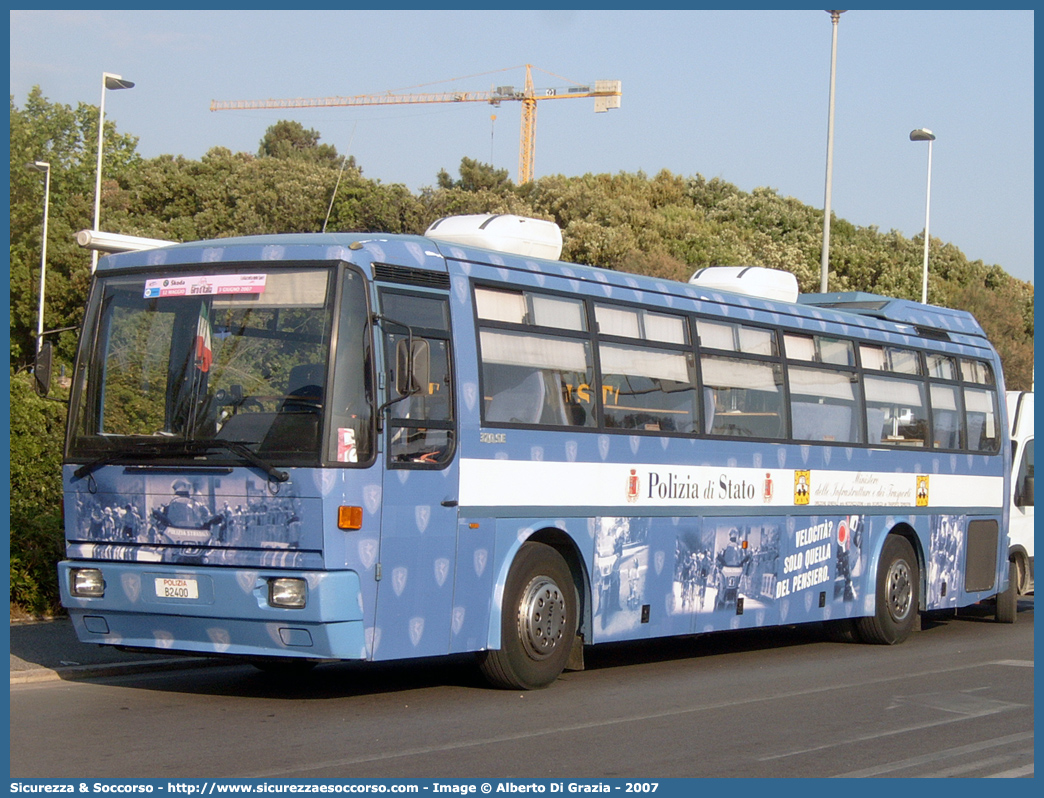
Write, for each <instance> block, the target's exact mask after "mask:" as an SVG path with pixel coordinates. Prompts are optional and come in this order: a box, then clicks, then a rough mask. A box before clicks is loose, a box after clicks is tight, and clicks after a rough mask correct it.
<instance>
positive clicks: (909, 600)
mask: <svg viewBox="0 0 1044 798" xmlns="http://www.w3.org/2000/svg"><path fill="white" fill-rule="evenodd" d="M920 581H921V578H920V574H919V572H918V568H917V556H916V555H915V554H914V550H913V546H911V545H910V541H908V540H907V539H906V538H904V537H900V536H899V535H889V536H888V537H887V538H886V539H885V543H884V548H883V549H882V550H881V561H880V563H879V565H878V567H877V595H876V601H875V605H876V607H875V610H874V614H873V615H871V616H870V617H868V618H859V619H858V620H857V621H856V626H857V628H858V629H859V636H860V638H861V639H862V640H864V641H865V642H867V643H881V644H884V645H894V644H895V643H901V642H903V641H904V640H905V639H906V638H907V637H908V636H909V634H910V631H911V630H912V629H913V626H914V621H915V620H916V618H917V603H918V602H917V598H918V597H917V589H918V585H919V584H920Z"/></svg>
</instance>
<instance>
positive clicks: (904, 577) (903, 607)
mask: <svg viewBox="0 0 1044 798" xmlns="http://www.w3.org/2000/svg"><path fill="white" fill-rule="evenodd" d="M885 587H886V589H887V591H888V612H889V613H890V614H891V616H892V617H893V618H894V619H895V620H897V621H901V620H903V619H904V618H905V617H906V616H907V615H909V613H910V607H911V604H912V601H913V582H912V581H911V579H910V566H909V565H908V564H907V562H906V560H896V561H895V562H893V563H892V565H891V567H889V569H888V576H887V579H886V582H885Z"/></svg>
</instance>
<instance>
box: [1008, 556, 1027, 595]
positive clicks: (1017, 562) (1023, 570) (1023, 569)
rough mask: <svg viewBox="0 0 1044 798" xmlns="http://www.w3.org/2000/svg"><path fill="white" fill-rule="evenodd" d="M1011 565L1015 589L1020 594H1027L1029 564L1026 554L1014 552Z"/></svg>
mask: <svg viewBox="0 0 1044 798" xmlns="http://www.w3.org/2000/svg"><path fill="white" fill-rule="evenodd" d="M1011 567H1012V573H1013V575H1014V577H1015V591H1016V592H1017V593H1018V595H1020V596H1026V595H1029V592H1030V585H1029V564H1028V563H1027V562H1026V555H1025V554H1015V555H1014V557H1013V560H1012V564H1011Z"/></svg>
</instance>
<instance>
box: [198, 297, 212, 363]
mask: <svg viewBox="0 0 1044 798" xmlns="http://www.w3.org/2000/svg"><path fill="white" fill-rule="evenodd" d="M213 360H214V351H213V349H212V348H211V340H210V308H209V307H208V306H207V303H206V301H204V302H202V303H201V304H200V306H199V321H198V322H197V323H196V368H197V369H199V370H200V371H202V372H204V373H206V372H208V371H210V364H211V362H212V361H213Z"/></svg>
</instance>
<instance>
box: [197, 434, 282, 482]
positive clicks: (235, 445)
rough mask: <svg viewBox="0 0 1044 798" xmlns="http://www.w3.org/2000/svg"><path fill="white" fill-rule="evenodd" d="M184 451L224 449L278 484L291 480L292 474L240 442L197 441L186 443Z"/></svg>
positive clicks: (214, 439)
mask: <svg viewBox="0 0 1044 798" xmlns="http://www.w3.org/2000/svg"><path fill="white" fill-rule="evenodd" d="M183 445H184V449H185V451H186V453H187V452H205V451H207V450H209V449H224V450H225V451H227V452H231V453H232V454H234V455H238V456H239V457H241V458H243V459H244V460H246V461H247V462H248V463H250V465H252V466H256V467H257V468H260V469H261V470H262V471H264V472H265V473H266V474H268V476H269V477H271V478H272V479H274V480H275V481H276V482H286V481H287V480H288V479H290V474H289V473H288V472H286V471H282V470H281V469H278V468H276V467H275V466H274V465H272V464H271V463H269V462H267V461H266V460H265V459H264V458H262V457H258V456H257V455H256V454H254V452H252V451H250V449H248V448H247V447H246V446H244V445H243V444H241V443H239V442H238V441H227V440H223V439H221V438H211V439H209V440H195V441H184V442H183Z"/></svg>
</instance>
